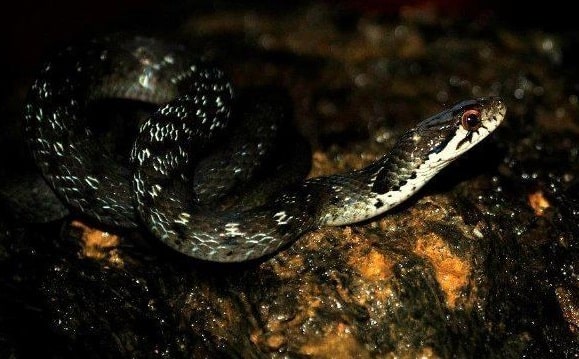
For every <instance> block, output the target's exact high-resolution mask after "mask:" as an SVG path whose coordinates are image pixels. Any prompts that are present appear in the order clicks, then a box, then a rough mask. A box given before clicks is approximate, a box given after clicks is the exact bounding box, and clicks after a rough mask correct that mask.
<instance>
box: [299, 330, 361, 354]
mask: <svg viewBox="0 0 579 359" xmlns="http://www.w3.org/2000/svg"><path fill="white" fill-rule="evenodd" d="M300 352H301V353H302V354H304V355H308V356H312V357H314V358H333V359H341V358H370V353H369V352H368V350H367V349H366V347H365V346H364V344H363V343H360V342H359V341H358V340H357V339H356V337H355V336H354V335H353V334H352V332H351V330H350V326H349V325H347V324H345V323H342V322H339V323H332V325H331V326H330V327H328V328H326V330H325V333H324V334H323V336H321V337H317V336H316V337H312V338H311V340H310V341H309V342H307V343H305V344H304V345H302V347H301V348H300Z"/></svg>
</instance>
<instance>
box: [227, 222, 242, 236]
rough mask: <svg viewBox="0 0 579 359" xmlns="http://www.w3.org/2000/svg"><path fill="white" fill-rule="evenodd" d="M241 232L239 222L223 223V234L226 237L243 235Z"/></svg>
mask: <svg viewBox="0 0 579 359" xmlns="http://www.w3.org/2000/svg"><path fill="white" fill-rule="evenodd" d="M243 234H244V233H243V232H241V231H240V230H239V223H233V222H230V223H227V224H226V225H225V235H226V236H228V237H238V236H243Z"/></svg>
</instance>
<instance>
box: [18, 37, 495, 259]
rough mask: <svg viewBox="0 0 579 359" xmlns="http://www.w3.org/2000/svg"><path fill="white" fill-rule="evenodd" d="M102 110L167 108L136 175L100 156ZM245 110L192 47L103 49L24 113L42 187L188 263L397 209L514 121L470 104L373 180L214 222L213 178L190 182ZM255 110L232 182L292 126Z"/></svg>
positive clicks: (138, 146)
mask: <svg viewBox="0 0 579 359" xmlns="http://www.w3.org/2000/svg"><path fill="white" fill-rule="evenodd" d="M102 98H121V99H132V100H139V101H143V102H148V103H153V104H155V105H156V106H157V108H156V109H155V110H154V111H153V113H152V114H151V115H150V116H149V117H148V118H147V119H146V120H145V121H144V122H143V123H142V124H141V126H140V127H139V130H138V134H137V136H136V139H134V142H132V143H133V145H132V150H131V153H130V165H128V166H125V165H123V164H122V163H120V162H119V161H117V160H115V159H114V158H113V157H112V156H111V155H110V154H108V153H106V151H103V149H102V147H101V146H100V145H99V144H98V143H97V142H95V137H94V134H93V132H92V131H91V129H90V128H89V126H87V119H86V118H87V115H88V114H87V112H88V111H89V110H88V108H89V105H90V104H91V103H93V102H94V101H97V100H98V99H102ZM237 98H239V96H238V94H237V92H236V90H235V89H234V88H233V85H232V84H231V81H230V80H229V79H228V78H227V77H226V75H225V74H224V73H223V71H221V70H220V69H219V68H217V67H215V66H213V65H211V64H209V63H207V62H205V61H203V60H200V59H199V58H198V57H197V56H193V54H191V53H190V52H189V51H188V50H187V49H186V48H185V47H183V46H180V45H173V44H170V43H167V42H164V41H161V40H158V39H154V38H146V37H118V38H117V37H104V38H101V39H98V40H93V41H89V42H88V43H86V44H82V45H77V46H69V47H66V48H64V49H62V50H60V51H59V52H57V53H55V54H54V55H53V56H51V57H49V60H48V61H47V62H46V63H44V65H43V66H42V68H41V70H40V71H39V74H38V76H37V77H36V78H35V81H34V83H33V85H32V86H31V89H30V91H29V95H28V98H27V102H26V105H25V119H26V134H27V138H28V142H29V147H30V149H31V151H32V153H33V156H34V159H35V161H36V163H37V165H38V167H39V168H40V170H41V172H42V174H43V176H44V178H45V179H46V180H47V182H48V183H49V184H50V186H51V187H52V188H53V190H54V191H55V192H56V193H57V194H58V195H59V197H60V198H61V199H62V200H63V201H64V202H65V203H66V204H67V205H68V206H69V207H70V208H71V209H72V210H73V211H76V212H77V213H80V214H83V215H85V216H88V217H90V218H93V219H94V220H96V221H98V222H99V223H102V224H104V225H110V226H119V227H126V228H135V227H137V226H142V225H144V226H145V227H146V228H148V230H149V231H150V232H152V234H153V235H154V236H156V237H157V238H159V239H160V240H161V241H162V242H164V243H166V244H167V245H169V246H170V247H172V248H174V249H176V250H177V251H179V252H181V253H184V254H186V255H188V256H191V257H195V258H198V259H202V260H208V261H217V262H237V261H245V260H250V259H255V258H260V257H262V256H265V255H267V254H271V253H273V252H275V251H277V250H278V249H280V248H281V247H283V246H286V245H288V244H290V243H292V242H293V241H295V240H296V239H297V238H298V237H299V236H300V235H302V234H303V233H305V232H307V231H310V230H313V229H316V228H318V227H321V226H329V225H345V224H349V223H355V222H359V221H363V220H366V219H369V218H372V217H374V216H377V215H379V214H381V213H383V212H385V211H387V210H389V209H391V208H392V207H394V206H396V205H398V204H400V203H401V202H403V201H405V200H406V199H407V198H409V197H410V196H411V195H413V194H414V193H415V192H416V191H418V190H419V189H420V188H421V187H422V186H423V185H424V184H425V183H427V182H428V181H429V180H430V179H431V178H432V177H433V176H435V175H436V174H437V173H438V172H439V171H440V170H442V168H444V167H445V166H446V165H448V164H449V163H450V162H451V161H453V160H454V159H456V158H458V157H459V156H460V155H461V154H463V153H464V152H466V151H468V150H469V149H471V148H472V147H473V146H475V145H476V144H477V143H479V142H480V141H481V140H482V139H484V138H485V137H486V136H487V135H489V134H490V133H491V132H492V131H493V130H495V128H497V126H498V125H499V124H500V123H501V122H502V121H503V119H504V116H505V113H506V106H505V105H504V102H503V101H502V100H501V99H500V98H498V97H486V98H476V99H470V100H466V101H462V102H459V103H457V104H455V105H454V106H451V107H449V108H447V109H445V110H444V111H442V112H440V113H438V114H436V115H434V116H432V117H430V118H428V119H426V120H424V121H422V122H420V123H419V124H417V125H416V126H415V127H414V128H412V129H411V130H409V131H408V132H406V133H404V134H403V135H402V136H401V137H400V139H399V140H398V141H397V143H396V145H395V146H394V148H393V149H392V150H391V151H390V152H389V153H388V154H386V155H384V156H383V157H381V158H379V159H377V160H376V161H375V162H373V163H371V164H370V165H369V166H367V167H365V168H362V169H359V170H354V171H351V172H348V173H342V174H335V175H331V176H325V177H317V178H309V179H305V180H302V181H301V182H299V183H297V184H294V185H290V186H288V187H287V188H284V189H283V190H281V191H280V192H279V193H278V194H276V195H275V196H273V197H272V198H271V200H269V201H268V202H266V203H263V204H261V205H259V206H257V207H253V208H243V209H238V208H235V207H234V208H230V209H219V208H210V207H208V206H206V205H204V204H203V200H202V198H201V197H202V196H201V195H200V194H199V193H196V191H195V188H202V187H203V186H202V185H197V184H196V178H195V176H196V173H197V174H198V175H199V177H202V176H201V174H206V173H209V172H211V171H210V170H203V171H198V172H195V171H194V170H193V169H192V168H194V167H195V164H197V163H199V162H200V161H202V159H201V158H200V157H201V154H204V153H205V152H206V149H207V148H209V146H210V143H211V142H212V141H221V138H222V137H221V135H222V133H223V132H224V131H226V128H227V127H228V126H229V122H231V119H232V118H235V117H236V116H237V117H239V115H238V114H237V113H236V112H239V111H238V110H236V106H235V105H234V104H235V100H236V99H237ZM244 101H245V102H249V103H250V106H249V108H250V109H249V110H247V111H245V112H244V114H242V115H241V117H242V120H244V121H249V122H252V121H255V120H259V122H260V123H262V124H261V125H259V126H258V125H256V126H257V127H255V128H253V127H252V129H251V130H246V131H245V132H250V133H251V134H252V135H253V137H254V138H253V140H252V141H253V142H250V143H249V144H240V145H239V146H241V149H239V148H238V149H234V150H233V151H234V152H236V154H237V156H234V155H227V156H225V157H231V158H232V160H233V161H237V162H236V164H235V165H233V166H230V167H227V166H226V165H223V164H220V163H221V162H219V163H218V165H217V167H218V168H221V167H222V168H224V169H226V168H231V170H230V172H231V173H230V174H231V176H233V180H232V181H233V182H238V181H241V180H245V179H246V177H249V176H250V175H251V173H252V172H254V171H253V170H252V169H249V170H244V168H245V167H244V166H245V165H250V167H251V164H253V163H256V162H257V158H260V156H264V155H265V152H266V150H267V148H268V145H267V144H266V142H265V140H264V139H265V138H267V137H268V136H270V132H271V131H273V130H275V129H276V128H277V127H279V122H280V121H283V120H284V117H285V120H287V115H286V114H284V111H282V109H281V107H280V106H278V105H277V104H275V101H273V102H270V101H268V100H267V96H265V99H264V98H259V96H256V97H252V96H250V97H249V98H246V100H244ZM280 119H281V120H280ZM217 173H220V172H217ZM214 177H222V175H217V176H214ZM223 177H225V176H223ZM199 192H200V191H199ZM209 192H211V190H209ZM217 207H219V206H217Z"/></svg>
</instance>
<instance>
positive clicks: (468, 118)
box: [460, 109, 482, 131]
mask: <svg viewBox="0 0 579 359" xmlns="http://www.w3.org/2000/svg"><path fill="white" fill-rule="evenodd" d="M460 122H461V124H462V127H463V128H464V129H465V130H467V131H476V130H478V128H479V127H480V126H481V125H482V121H481V119H480V111H479V110H474V109H473V110H467V111H464V113H463V114H462V116H461V118H460Z"/></svg>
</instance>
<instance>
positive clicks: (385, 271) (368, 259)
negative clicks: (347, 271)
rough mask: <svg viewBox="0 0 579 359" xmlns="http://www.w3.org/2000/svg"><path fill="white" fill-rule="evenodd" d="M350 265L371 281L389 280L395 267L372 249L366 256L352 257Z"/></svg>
mask: <svg viewBox="0 0 579 359" xmlns="http://www.w3.org/2000/svg"><path fill="white" fill-rule="evenodd" d="M348 264H350V266H352V267H353V268H354V269H356V271H357V272H358V273H360V275H361V276H362V277H363V278H364V279H365V280H369V281H375V280H380V279H386V278H389V277H390V276H391V275H392V267H393V266H394V263H393V262H391V261H389V260H388V259H387V258H386V257H385V256H384V255H383V254H382V253H380V252H378V251H377V250H375V249H371V250H370V252H369V253H368V254H367V255H366V256H357V257H351V258H350V260H349V262H348Z"/></svg>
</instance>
